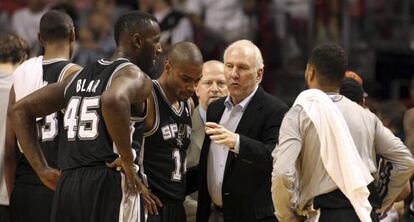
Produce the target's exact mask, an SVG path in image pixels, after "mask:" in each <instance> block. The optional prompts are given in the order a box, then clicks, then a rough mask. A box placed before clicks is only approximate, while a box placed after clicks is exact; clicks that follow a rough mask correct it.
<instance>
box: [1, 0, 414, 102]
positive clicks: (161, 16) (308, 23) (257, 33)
mask: <svg viewBox="0 0 414 222" xmlns="http://www.w3.org/2000/svg"><path fill="white" fill-rule="evenodd" d="M51 8H57V9H61V10H65V11H66V12H67V13H68V14H70V16H72V18H73V20H74V21H75V23H76V30H77V44H76V53H75V55H74V57H73V61H74V62H76V63H79V64H80V65H85V64H87V63H88V62H90V61H93V60H96V59H98V58H102V57H104V58H107V57H110V56H111V54H112V52H113V50H114V49H115V43H114V40H113V36H112V35H113V33H112V26H113V23H114V21H116V19H117V18H118V17H119V16H120V15H122V14H123V13H125V12H126V11H128V10H136V9H140V10H143V11H147V12H150V13H152V14H154V15H155V16H156V17H157V19H158V20H159V21H160V24H161V28H162V30H163V33H162V43H163V47H164V49H168V46H169V45H171V44H173V43H175V42H179V41H183V40H190V41H194V42H195V43H196V44H197V45H198V46H199V47H200V48H201V49H202V52H203V55H204V57H205V59H206V60H208V59H218V60H222V52H223V50H224V49H225V47H226V46H227V45H228V43H229V42H232V41H234V40H237V39H250V40H252V41H253V42H255V43H256V44H257V45H258V46H259V48H260V49H261V50H262V53H263V57H264V61H265V76H264V81H263V83H262V85H263V86H264V87H265V88H266V89H267V90H268V91H269V92H272V93H273V94H275V95H277V96H279V97H281V98H283V99H284V100H285V101H286V102H287V103H289V104H292V102H293V100H294V98H295V97H296V96H297V95H298V93H299V92H300V91H301V90H302V89H303V88H304V80H303V73H304V69H305V66H306V59H307V55H308V53H309V51H310V50H311V49H312V48H313V47H314V46H315V45H316V44H318V43H322V42H335V43H339V44H341V45H342V46H343V47H344V48H345V49H346V50H347V52H348V53H349V60H350V61H349V65H350V66H349V68H350V70H352V71H355V72H356V73H358V74H359V75H360V76H361V77H362V78H363V80H364V88H365V91H366V92H367V93H368V95H369V96H368V98H367V100H368V101H367V103H368V105H369V106H370V108H371V109H373V110H376V109H378V108H379V106H380V105H381V102H383V101H390V100H392V101H397V102H398V103H401V104H403V105H404V106H405V107H407V108H410V107H412V106H413V101H412V98H410V88H411V87H410V86H411V79H412V76H413V73H414V1H412V0H392V1H390V0H225V1H224V0H138V1H133V0H66V1H62V0H0V27H1V32H2V33H6V32H16V33H18V34H19V35H21V36H22V37H24V38H25V39H26V40H28V42H29V43H30V45H31V48H32V56H35V55H39V54H41V52H42V50H41V48H40V47H39V45H38V43H37V30H38V23H39V20H40V17H41V16H42V15H43V13H44V12H46V11H47V10H49V9H51ZM160 69H162V66H161V65H160V66H158V69H155V70H154V72H160Z"/></svg>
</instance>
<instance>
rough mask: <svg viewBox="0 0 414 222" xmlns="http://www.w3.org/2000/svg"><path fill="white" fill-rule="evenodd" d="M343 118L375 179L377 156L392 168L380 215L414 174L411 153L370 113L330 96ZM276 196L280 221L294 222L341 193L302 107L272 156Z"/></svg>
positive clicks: (292, 113) (291, 115) (285, 125)
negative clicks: (317, 201) (319, 200)
mask: <svg viewBox="0 0 414 222" xmlns="http://www.w3.org/2000/svg"><path fill="white" fill-rule="evenodd" d="M330 97H331V99H332V100H333V101H334V103H335V105H337V106H338V108H339V110H340V111H341V112H342V114H343V116H344V119H345V121H346V123H347V125H348V128H349V130H350V132H351V136H352V138H353V140H354V143H355V146H356V148H357V149H358V152H359V154H360V155H361V158H362V161H363V162H364V163H365V164H366V166H367V167H368V169H369V171H370V172H371V174H373V175H375V173H377V164H376V154H377V155H381V156H383V157H384V158H385V159H386V160H389V161H390V162H391V163H392V165H393V170H392V171H391V176H390V182H389V185H388V194H387V196H386V197H385V199H384V202H383V206H382V210H384V209H385V208H386V207H387V206H389V205H390V204H392V203H393V201H394V200H395V198H396V197H397V196H398V195H399V193H400V192H401V191H402V189H403V187H404V185H405V183H406V182H407V181H408V179H409V178H410V176H411V175H412V173H413V172H414V160H413V157H412V156H411V153H410V151H409V150H408V149H407V147H406V146H405V145H404V144H403V143H402V142H401V140H400V139H399V138H397V137H395V136H394V135H393V134H392V133H391V131H390V130H388V129H387V128H385V127H384V126H383V124H382V123H381V121H380V120H379V119H378V118H377V117H376V116H375V115H374V114H373V113H371V112H370V111H369V110H368V109H364V108H362V107H361V106H360V105H358V104H357V103H354V102H352V101H351V100H349V99H347V98H346V97H343V96H341V95H338V94H334V95H330ZM272 156H273V158H274V162H273V173H272V175H273V179H272V191H273V201H274V204H275V210H276V215H277V216H278V219H279V220H280V221H296V219H297V218H296V216H297V215H298V214H299V215H304V214H306V212H305V211H306V210H309V209H311V206H312V202H313V198H314V197H316V196H318V195H321V194H324V193H328V192H331V191H333V190H335V189H338V187H337V186H336V184H335V183H334V182H333V181H332V179H331V178H330V177H329V175H328V173H327V172H326V170H325V168H324V165H323V163H322V159H321V155H320V141H319V137H318V135H317V132H316V129H315V127H314V125H313V123H312V121H311V120H310V119H309V117H308V116H307V114H306V112H305V111H304V110H303V109H302V107H301V106H299V105H295V106H293V107H292V108H291V109H290V110H289V112H288V113H287V114H286V116H285V118H284V119H283V122H282V126H281V128H280V133H279V144H278V145H277V146H276V148H275V150H274V151H273V153H272Z"/></svg>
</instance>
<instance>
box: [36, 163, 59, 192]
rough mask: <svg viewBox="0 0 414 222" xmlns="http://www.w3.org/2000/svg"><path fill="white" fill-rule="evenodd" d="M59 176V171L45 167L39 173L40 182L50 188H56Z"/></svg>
mask: <svg viewBox="0 0 414 222" xmlns="http://www.w3.org/2000/svg"><path fill="white" fill-rule="evenodd" d="M59 177H60V171H59V170H57V169H53V168H50V167H47V168H45V169H43V170H42V171H41V172H40V173H39V178H40V180H41V181H42V183H43V184H44V185H45V186H46V187H48V188H49V189H51V190H56V185H57V181H58V180H59Z"/></svg>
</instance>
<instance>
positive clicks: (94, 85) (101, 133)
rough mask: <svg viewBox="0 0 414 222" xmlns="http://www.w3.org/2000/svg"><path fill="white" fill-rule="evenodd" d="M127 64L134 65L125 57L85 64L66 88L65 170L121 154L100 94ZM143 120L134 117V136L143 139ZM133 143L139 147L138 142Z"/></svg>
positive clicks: (62, 159)
mask: <svg viewBox="0 0 414 222" xmlns="http://www.w3.org/2000/svg"><path fill="white" fill-rule="evenodd" d="M128 65H133V64H132V63H130V62H129V61H128V60H127V59H124V58H120V59H117V60H114V61H106V60H102V59H101V60H98V61H96V62H94V63H91V64H89V65H87V66H86V67H84V68H83V69H82V71H80V72H79V73H78V74H76V75H75V76H74V78H73V79H72V80H71V82H70V83H69V85H68V86H67V87H66V89H65V101H66V104H67V106H66V109H65V114H64V118H63V121H64V125H63V126H64V130H63V133H62V135H63V136H62V137H61V140H60V146H61V149H59V153H58V158H59V159H58V160H59V167H60V168H61V169H62V170H65V169H72V168H78V167H87V166H96V165H103V164H105V163H106V162H112V161H114V160H115V159H116V158H117V157H118V154H117V153H118V152H117V149H116V147H115V144H114V143H113V141H112V139H111V137H110V135H109V133H108V131H107V129H106V125H105V122H104V120H103V116H102V110H101V95H102V93H104V92H105V90H106V89H107V87H108V86H109V85H110V83H111V80H112V76H113V75H114V73H116V72H117V71H118V70H120V69H121V68H123V67H125V66H128ZM142 120H143V119H142V118H131V126H130V127H131V133H132V135H131V137H132V138H137V139H139V138H142V133H143V132H142V126H141V125H142V124H143V123H142ZM139 134H141V136H139ZM133 146H139V143H134V144H133ZM135 148H136V149H138V148H137V147H135Z"/></svg>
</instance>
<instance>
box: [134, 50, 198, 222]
mask: <svg viewBox="0 0 414 222" xmlns="http://www.w3.org/2000/svg"><path fill="white" fill-rule="evenodd" d="M202 67H203V57H202V55H201V52H200V51H199V49H198V48H197V46H196V45H194V44H193V43H190V42H181V43H177V44H175V45H173V46H172V48H170V51H169V53H168V55H167V60H166V62H165V63H164V71H163V73H162V74H161V77H160V78H159V79H158V80H154V81H153V92H152V95H151V96H150V97H149V98H148V100H147V101H148V111H147V113H148V114H147V118H146V120H145V133H144V140H143V143H142V144H143V145H142V147H141V151H140V158H143V161H141V168H140V170H141V173H142V177H143V178H144V180H145V181H146V182H147V184H148V185H149V188H150V189H151V191H152V193H153V194H155V196H157V197H158V198H159V199H160V200H161V202H162V204H163V207H162V208H161V209H160V211H159V212H160V214H159V215H150V216H149V217H148V221H149V222H155V221H157V222H158V221H163V222H174V221H177V222H183V221H186V215H185V210H184V206H183V201H184V199H185V195H186V163H185V162H186V152H187V148H188V145H189V144H190V134H191V110H192V106H193V105H191V104H192V103H191V104H190V100H189V98H190V97H191V96H192V95H193V93H194V90H195V86H196V84H197V82H198V80H200V78H201V73H202Z"/></svg>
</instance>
